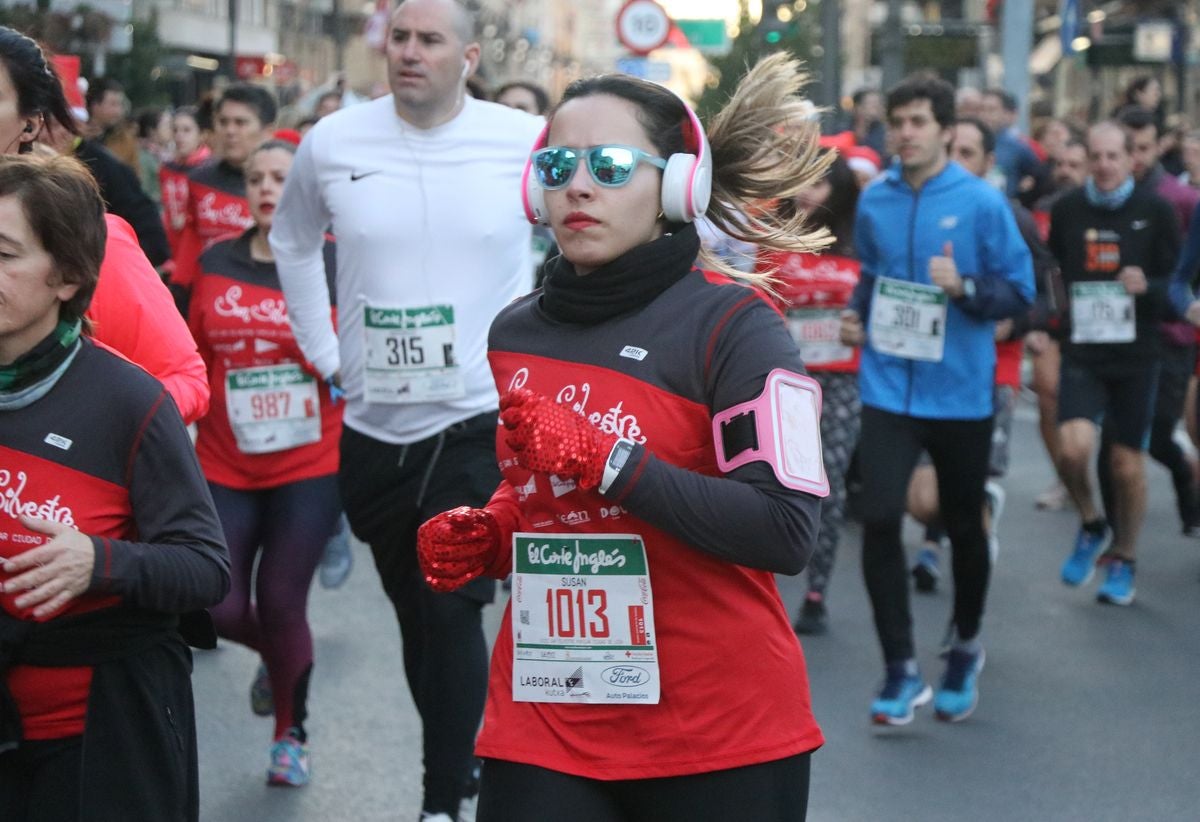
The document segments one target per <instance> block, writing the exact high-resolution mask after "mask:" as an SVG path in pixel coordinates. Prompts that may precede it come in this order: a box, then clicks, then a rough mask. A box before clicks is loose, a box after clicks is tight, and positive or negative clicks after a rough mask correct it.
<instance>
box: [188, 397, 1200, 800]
mask: <svg viewBox="0 0 1200 822" xmlns="http://www.w3.org/2000/svg"><path fill="white" fill-rule="evenodd" d="M1014 440H1015V442H1014V449H1013V460H1012V464H1013V469H1012V472H1011V474H1010V476H1009V478H1008V480H1007V481H1006V483H1005V485H1006V487H1007V489H1008V504H1007V506H1006V511H1005V514H1004V517H1003V520H1002V521H1001V523H1000V537H1001V551H1000V560H999V563H998V566H997V568H996V569H995V572H994V575H993V582H992V588H991V596H990V599H989V603H988V612H987V616H986V618H985V623H984V635H983V638H984V643H985V645H986V648H987V654H988V658H987V668H986V670H985V671H984V673H983V674H982V677H981V680H980V693H981V698H980V705H979V708H978V710H977V711H976V713H975V714H974V715H973V716H972V717H971V718H970V719H968V720H967V721H965V722H962V723H959V724H955V725H947V724H943V723H940V722H937V721H936V720H935V719H934V718H933V716H932V713H931V712H929V711H928V709H923V710H924V712H918V715H917V718H916V720H915V721H914V722H913V724H911V725H909V726H907V727H906V728H902V729H888V730H887V731H885V732H881V731H878V730H876V729H874V728H872V726H871V725H870V724H869V723H868V721H867V707H868V705H869V702H870V699H871V696H872V692H873V690H874V689H875V688H876V686H877V684H878V681H879V679H880V677H881V674H882V662H881V660H880V656H879V652H878V648H877V644H876V640H875V635H874V631H873V629H872V627H871V621H870V613H869V607H868V603H867V598H866V593H865V591H864V589H863V585H862V578H861V573H860V570H859V563H858V555H859V546H860V544H861V543H860V538H859V535H858V532H857V530H856V529H854V528H853V527H851V528H849V529H848V530H847V532H846V534H845V535H844V537H843V542H842V553H841V556H840V558H839V563H840V564H839V566H838V568H837V569H836V571H835V575H834V581H833V587H832V591H831V594H830V598H829V605H830V609H831V613H832V620H831V631H830V633H829V634H828V635H826V636H822V637H817V638H806V639H805V640H804V643H803V644H804V650H805V654H806V656H807V659H808V670H809V677H810V679H811V687H812V694H813V705H814V707H815V710H816V713H817V718H818V720H819V721H820V723H821V726H822V728H823V730H824V732H825V736H826V740H827V741H826V744H825V746H824V748H822V749H821V750H820V751H818V752H817V753H816V754H815V756H814V757H813V776H812V788H811V799H810V812H809V819H810V820H817V821H818V822H825V821H826V820H830V821H836V822H854V821H856V820H922V821H923V822H925V821H927V822H935V821H936V820H956V821H957V820H971V822H991V821H992V820H995V821H996V822H1007V821H1008V820H1039V822H1049V821H1050V820H1080V821H1081V822H1084V821H1086V822H1104V821H1106V820H1156V821H1157V820H1196V819H1200V769H1198V766H1197V763H1200V607H1198V606H1200V541H1196V540H1189V539H1185V538H1184V537H1181V536H1180V535H1179V528H1178V524H1177V519H1176V516H1175V514H1174V503H1173V500H1172V498H1171V489H1170V484H1169V481H1168V479H1167V476H1166V473H1165V472H1164V471H1163V470H1162V469H1161V468H1160V467H1158V466H1153V465H1152V466H1151V467H1150V469H1149V470H1148V476H1149V479H1150V504H1149V513H1148V517H1147V525H1146V528H1145V532H1144V536H1143V540H1142V553H1141V561H1140V563H1139V573H1138V581H1137V587H1138V596H1137V601H1136V603H1135V604H1134V605H1133V606H1132V607H1130V608H1117V607H1113V606H1103V605H1099V604H1097V603H1096V602H1095V599H1094V589H1095V585H1096V582H1095V581H1093V582H1092V583H1091V584H1090V585H1089V586H1088V587H1087V588H1086V589H1082V590H1071V589H1067V588H1064V587H1063V586H1062V585H1061V583H1059V581H1058V567H1059V564H1060V563H1061V561H1062V559H1063V558H1064V557H1065V555H1066V552H1067V551H1068V549H1069V547H1070V544H1071V541H1072V539H1073V536H1074V530H1075V527H1076V522H1075V520H1074V518H1073V515H1071V514H1070V513H1066V512H1060V513H1049V512H1041V511H1035V510H1034V507H1033V497H1034V496H1035V495H1036V494H1037V493H1038V492H1039V491H1040V490H1042V489H1043V488H1044V487H1045V486H1046V485H1047V484H1048V482H1049V479H1050V469H1049V465H1048V463H1047V461H1046V459H1045V457H1044V456H1043V454H1042V452H1041V450H1040V446H1039V445H1038V443H1037V442H1036V433H1035V429H1034V426H1033V424H1032V422H1031V420H1030V417H1029V412H1028V411H1025V413H1023V414H1021V415H1020V416H1019V418H1018V420H1017V426H1016V432H1015V436H1014ZM910 536H911V537H912V539H911V540H910V544H911V545H915V543H916V531H915V530H913V531H911V532H910ZM355 551H356V559H357V567H356V568H355V571H354V574H353V575H352V577H351V579H350V580H349V582H348V583H347V584H346V586H345V587H343V588H342V589H341V590H339V591H332V592H331V591H324V590H322V589H320V588H319V587H315V586H314V589H313V594H312V598H311V618H312V622H313V625H314V631H315V634H316V642H317V648H316V659H317V662H316V668H315V672H314V676H313V682H312V695H311V699H310V713H311V718H310V720H309V723H308V724H309V730H310V734H311V738H312V749H313V782H312V784H311V785H310V786H308V787H306V788H303V789H299V790H292V789H281V788H267V787H266V786H265V784H264V775H265V768H266V764H267V748H268V745H269V742H270V735H271V730H272V723H271V720H269V719H263V718H259V717H255V716H253V715H252V714H251V713H250V709H249V705H248V698H247V692H248V688H249V684H250V680H251V678H252V677H253V674H254V669H255V665H256V660H255V658H254V657H253V656H252V655H251V654H250V653H249V652H247V651H246V650H244V649H242V648H240V647H236V646H233V645H230V644H228V643H226V644H224V645H223V647H222V648H220V649H219V650H217V651H213V652H207V653H200V654H198V655H197V658H196V673H195V689H196V701H197V713H198V716H199V734H200V782H201V791H202V803H201V807H202V819H204V820H206V822H276V821H278V822H302V821H303V822H307V821H309V820H312V821H313V822H316V821H317V820H320V821H321V822H326V820H330V821H334V822H341V820H361V822H377V821H378V822H382V820H389V822H390V821H391V820H404V822H407V821H408V820H415V819H416V817H417V815H418V811H419V802H420V744H419V741H420V728H419V725H418V724H417V721H416V716H415V712H414V709H413V706H412V702H411V700H410V699H409V696H408V692H407V688H406V686H405V683H404V677H403V672H402V669H401V662H400V643H399V632H398V629H397V627H396V621H395V617H394V615H393V613H392V611H391V607H390V605H389V603H388V602H387V600H386V598H385V597H384V595H383V593H382V591H381V589H380V587H379V584H378V579H377V577H376V574H375V570H374V567H373V566H372V564H371V560H370V555H369V552H368V551H367V549H366V548H365V547H364V546H361V545H356V546H355ZM780 590H781V592H782V594H783V598H784V601H785V602H786V603H787V604H788V606H789V608H791V609H793V610H794V609H795V608H796V607H797V606H798V602H799V599H800V597H801V596H802V594H803V590H804V588H803V583H802V581H801V580H799V579H789V578H781V579H780ZM913 605H914V617H915V621H916V630H917V642H918V648H919V649H920V650H919V655H920V663H921V665H922V668H923V671H924V672H925V673H926V675H927V677H929V678H931V679H935V678H936V677H937V676H938V675H939V673H940V670H941V662H940V660H939V659H938V656H937V653H938V642H939V641H940V639H941V636H942V631H943V629H944V626H945V623H946V620H947V618H948V614H949V608H950V596H949V593H948V592H947V591H945V590H943V591H940V592H939V593H937V594H934V595H932V596H925V595H914V599H913ZM501 614H502V609H501V608H500V607H498V606H497V607H493V608H490V609H489V611H488V626H489V631H490V632H491V633H493V634H494V632H495V626H496V624H497V622H498V620H499V618H500V616H501ZM767 685H768V687H784V686H785V684H784V683H768V684H767ZM535 822H541V821H540V820H537V821H535Z"/></svg>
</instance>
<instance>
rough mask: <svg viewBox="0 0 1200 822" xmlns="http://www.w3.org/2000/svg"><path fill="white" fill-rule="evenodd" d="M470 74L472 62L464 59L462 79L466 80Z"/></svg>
mask: <svg viewBox="0 0 1200 822" xmlns="http://www.w3.org/2000/svg"><path fill="white" fill-rule="evenodd" d="M470 73H471V61H470V60H467V59H465V58H464V59H463V70H462V79H463V80H466V79H467V75H468V74H470Z"/></svg>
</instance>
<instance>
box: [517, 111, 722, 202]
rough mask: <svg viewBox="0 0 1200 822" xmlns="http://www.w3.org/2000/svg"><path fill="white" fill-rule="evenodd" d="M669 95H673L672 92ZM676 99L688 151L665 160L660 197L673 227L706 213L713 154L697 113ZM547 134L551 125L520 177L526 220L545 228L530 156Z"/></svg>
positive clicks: (542, 197) (540, 192) (541, 199)
mask: <svg viewBox="0 0 1200 822" xmlns="http://www.w3.org/2000/svg"><path fill="white" fill-rule="evenodd" d="M665 90H666V91H670V89H665ZM671 93H672V94H675V92H673V91H672V92H671ZM675 96H676V97H677V98H678V99H679V102H680V104H681V105H682V106H683V110H684V111H685V112H687V119H686V120H684V122H683V141H684V146H686V147H687V148H688V149H689V151H688V153H683V152H680V153H678V154H672V155H671V156H670V157H669V158H668V159H667V167H666V168H665V169H663V175H662V189H661V193H660V195H659V196H660V198H661V203H662V212H663V216H664V217H666V218H667V220H669V221H670V222H673V223H690V222H692V221H694V220H696V219H697V218H698V217H701V216H703V215H704V212H705V211H707V210H708V200H709V197H710V196H711V195H712V151H711V149H710V148H709V146H708V136H707V135H706V134H705V133H704V126H703V125H702V124H701V123H700V118H699V117H697V116H696V112H694V111H692V107H691V106H689V105H688V104H687V102H686V101H685V100H684V99H683V98H682V97H679V95H678V94H675ZM549 134H550V123H546V126H545V127H544V128H543V129H542V132H541V134H539V135H538V138H537V142H535V143H534V145H533V149H532V150H531V151H530V152H529V159H527V160H526V161H525V172H524V173H523V174H522V175H521V201H522V203H523V204H524V206H525V217H526V219H528V220H529V222H531V223H533V224H534V225H547V224H549V222H550V219H549V213H548V212H547V210H546V196H545V195H546V193H545V191H544V190H543V189H542V187H541V185H539V184H538V181H537V175H536V174H534V173H533V153H534V152H536V151H538V150H539V149H542V148H545V147H546V141H547V138H548V137H549ZM577 173H578V172H577Z"/></svg>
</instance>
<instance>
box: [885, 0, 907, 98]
mask: <svg viewBox="0 0 1200 822" xmlns="http://www.w3.org/2000/svg"><path fill="white" fill-rule="evenodd" d="M902 8H903V0H888V4H887V19H886V20H885V21H884V23H883V35H882V37H880V43H881V44H882V46H883V59H882V60H880V65H881V67H882V69H883V90H884V91H885V92H886V91H887V90H888V89H890V88H891V87H892V86H894V85H896V84H897V83H899V82H900V81H901V80H903V79H904V29H903V22H902V20H901V9H902Z"/></svg>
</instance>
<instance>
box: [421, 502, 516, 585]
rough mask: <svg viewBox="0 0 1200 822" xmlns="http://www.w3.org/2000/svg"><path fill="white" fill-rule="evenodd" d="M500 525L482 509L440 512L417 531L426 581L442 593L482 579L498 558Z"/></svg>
mask: <svg viewBox="0 0 1200 822" xmlns="http://www.w3.org/2000/svg"><path fill="white" fill-rule="evenodd" d="M500 541H501V540H500V526H499V525H498V524H497V523H496V518H495V517H494V516H492V514H491V512H490V511H488V510H487V509H485V508H468V507H466V506H465V505H464V506H461V507H459V508H453V509H451V510H449V511H443V512H442V513H440V514H438V515H437V516H436V517H434V518H433V519H431V520H429V521H428V522H426V523H424V524H423V525H422V526H421V527H420V528H419V529H417V559H418V560H419V561H420V563H421V573H422V574H424V576H425V582H427V583H428V584H429V587H430V588H432V589H433V590H435V591H440V592H442V593H445V592H448V591H457V590H458V589H459V588H461V587H463V586H464V585H466V584H467V583H468V582H470V581H471V580H473V579H475V578H477V577H480V576H483V575H484V574H486V573H487V572H488V569H489V568H491V567H492V565H493V564H494V563H495V562H496V561H497V559H498V558H499V554H500V550H501V547H502V546H501V545H500Z"/></svg>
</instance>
